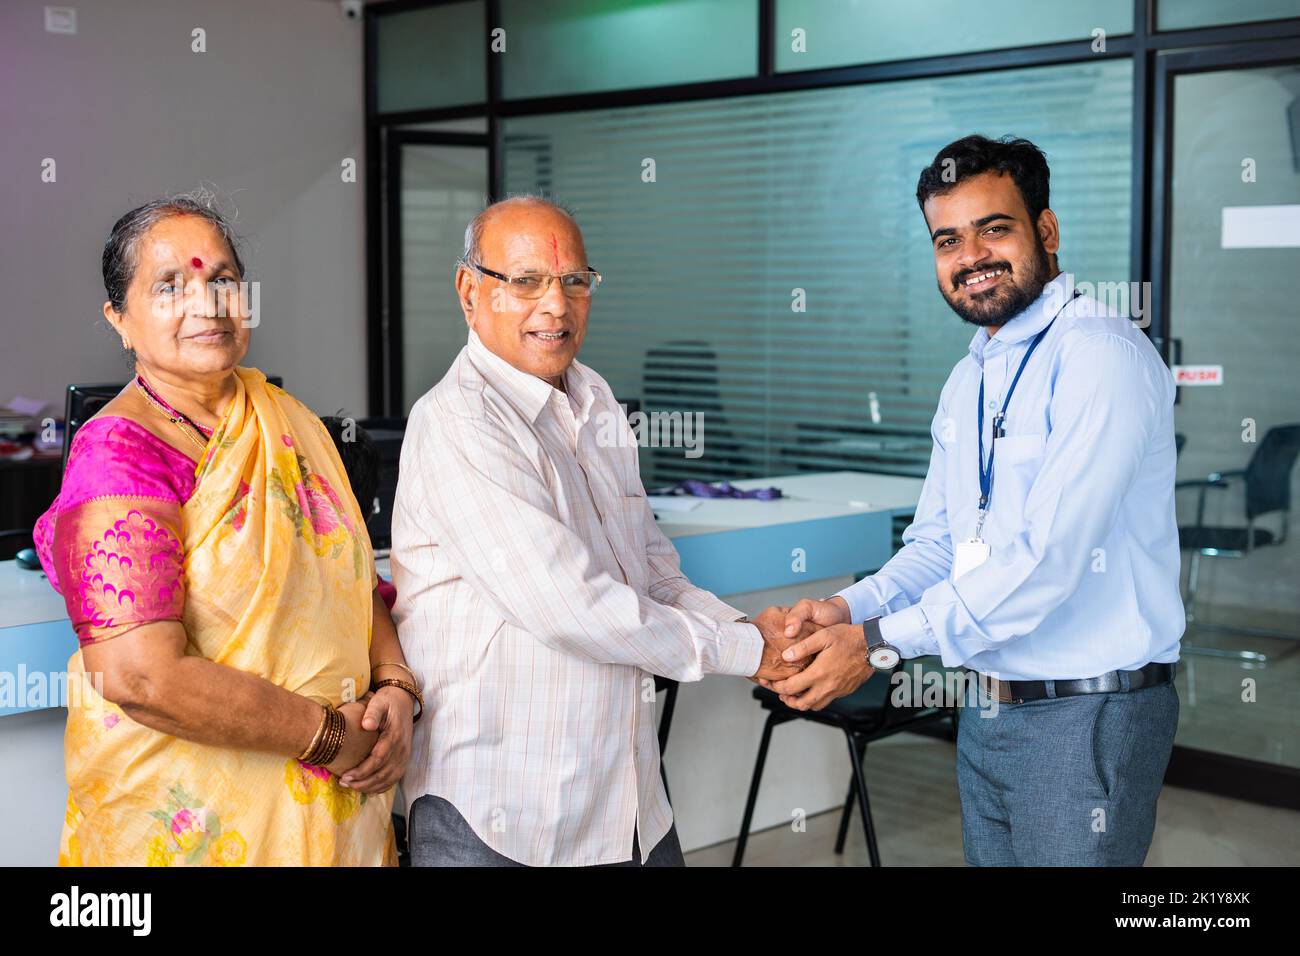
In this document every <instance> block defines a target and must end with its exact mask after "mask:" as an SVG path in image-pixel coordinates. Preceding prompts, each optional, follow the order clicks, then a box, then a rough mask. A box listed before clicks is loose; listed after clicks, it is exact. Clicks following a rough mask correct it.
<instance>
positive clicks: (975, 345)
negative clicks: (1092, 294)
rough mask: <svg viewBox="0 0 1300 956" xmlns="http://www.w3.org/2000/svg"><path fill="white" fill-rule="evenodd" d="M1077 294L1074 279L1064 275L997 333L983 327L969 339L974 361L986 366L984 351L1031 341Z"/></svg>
mask: <svg viewBox="0 0 1300 956" xmlns="http://www.w3.org/2000/svg"><path fill="white" fill-rule="evenodd" d="M1072 295H1074V276H1073V275H1071V274H1070V273H1068V272H1062V273H1061V274H1060V275H1058V276H1057V277H1056V278H1055V279H1053V280H1052V281H1051V282H1048V283H1047V284H1046V285H1045V286H1043V291H1042V292H1040V293H1039V294H1038V298H1037V299H1035V300H1034V301H1033V302H1031V303H1030V304H1029V305H1028V306H1026V307H1025V309H1024V310H1023V311H1022V312H1020V313H1019V314H1017V315H1015V316H1013V317H1012V318H1010V319H1008V320H1007V322H1006V323H1005V324H1004V325H1003V326H1002V328H1000V329H998V334H997V335H994V336H990V335H989V330H988V329H987V328H984V327H983V326H981V327H980V328H979V329H978V330H977V331H976V332H975V335H974V336H973V337H972V338H971V340H970V346H969V348H970V354H971V358H973V359H975V361H976V362H978V363H979V364H980V365H983V364H984V352H985V351H986V349H988V348H991V347H1000V348H1010V347H1011V346H1013V345H1015V344H1016V343H1017V342H1023V341H1024V340H1025V339H1028V338H1032V337H1033V336H1035V335H1037V334H1038V333H1039V332H1041V331H1043V329H1045V328H1047V324H1048V323H1049V322H1051V321H1052V319H1054V318H1056V316H1057V314H1058V313H1059V312H1060V311H1062V306H1064V305H1065V303H1066V302H1068V301H1069V300H1070V297H1071V296H1072Z"/></svg>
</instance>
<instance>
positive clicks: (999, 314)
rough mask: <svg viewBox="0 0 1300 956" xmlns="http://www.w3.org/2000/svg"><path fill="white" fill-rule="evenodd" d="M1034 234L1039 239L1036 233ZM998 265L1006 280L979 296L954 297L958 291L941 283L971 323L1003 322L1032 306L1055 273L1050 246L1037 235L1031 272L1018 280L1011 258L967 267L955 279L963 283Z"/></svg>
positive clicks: (947, 296) (952, 303)
mask: <svg viewBox="0 0 1300 956" xmlns="http://www.w3.org/2000/svg"><path fill="white" fill-rule="evenodd" d="M1034 238H1035V239H1038V237H1037V236H1035V237H1034ZM995 269H1001V270H1003V271H1004V272H1005V273H1006V277H1007V281H1006V282H1004V283H1002V285H1001V287H1000V288H997V289H992V290H990V291H989V292H987V293H983V294H978V293H977V295H979V298H977V299H975V300H974V301H973V302H969V301H966V300H959V299H956V298H954V296H956V295H957V293H956V292H949V290H947V289H945V288H944V287H943V284H942V283H940V285H939V293H940V294H941V295H942V296H943V298H944V301H945V302H947V303H948V305H950V306H951V307H952V310H953V311H954V312H956V313H957V314H958V315H959V316H961V317H962V321H964V322H969V323H971V324H972V325H984V326H1000V325H1004V324H1006V322H1008V321H1009V320H1011V319H1013V318H1015V317H1016V316H1017V315H1019V314H1020V313H1021V312H1023V311H1025V309H1027V308H1029V306H1031V305H1032V304H1033V303H1034V300H1036V299H1037V298H1038V297H1039V296H1040V295H1042V294H1043V286H1045V285H1047V283H1048V281H1049V280H1050V279H1051V277H1052V263H1051V260H1050V259H1049V258H1048V256H1047V250H1046V249H1045V248H1043V243H1042V240H1041V239H1038V241H1037V242H1035V243H1034V256H1033V259H1032V260H1031V261H1030V263H1029V272H1028V273H1027V274H1026V275H1025V277H1024V279H1023V280H1022V281H1019V282H1018V281H1016V274H1015V272H1014V271H1013V270H1012V268H1011V263H1009V262H995V263H993V264H991V265H987V266H984V267H983V268H981V269H967V270H966V271H964V272H961V273H959V274H958V275H957V276H956V281H957V283H958V284H959V285H960V284H961V283H963V282H965V281H966V280H967V279H969V278H970V277H971V276H974V275H980V274H981V273H984V272H992V271H993V270H995Z"/></svg>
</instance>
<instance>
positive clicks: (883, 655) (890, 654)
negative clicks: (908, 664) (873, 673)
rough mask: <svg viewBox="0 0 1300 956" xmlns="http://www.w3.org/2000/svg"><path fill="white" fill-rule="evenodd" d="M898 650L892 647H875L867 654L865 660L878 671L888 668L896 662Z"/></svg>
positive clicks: (897, 660)
mask: <svg viewBox="0 0 1300 956" xmlns="http://www.w3.org/2000/svg"><path fill="white" fill-rule="evenodd" d="M900 659H901V658H899V656H898V651H896V650H894V649H893V648H892V647H877V648H876V649H875V650H874V651H872V652H871V653H870V654H868V655H867V661H868V662H869V663H870V664H871V666H872V667H874V668H875V669H876V670H878V671H883V670H888V669H889V668H891V667H894V666H895V665H896V664H898V662H899V660H900Z"/></svg>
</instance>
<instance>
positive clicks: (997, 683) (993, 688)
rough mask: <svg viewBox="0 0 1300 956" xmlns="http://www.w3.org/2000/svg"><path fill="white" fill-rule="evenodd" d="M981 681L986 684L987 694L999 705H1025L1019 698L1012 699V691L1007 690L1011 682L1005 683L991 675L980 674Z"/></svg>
mask: <svg viewBox="0 0 1300 956" xmlns="http://www.w3.org/2000/svg"><path fill="white" fill-rule="evenodd" d="M980 680H981V681H983V682H984V688H985V694H986V695H987V696H989V697H993V698H995V699H996V700H997V702H998V703H999V704H1023V703H1024V701H1023V700H1021V699H1019V698H1018V697H1012V696H1011V691H1010V690H1008V689H1007V688H1008V687H1009V686H1010V684H1011V682H1010V681H1005V680H1002V679H1000V678H997V677H992V676H990V675H989V674H980Z"/></svg>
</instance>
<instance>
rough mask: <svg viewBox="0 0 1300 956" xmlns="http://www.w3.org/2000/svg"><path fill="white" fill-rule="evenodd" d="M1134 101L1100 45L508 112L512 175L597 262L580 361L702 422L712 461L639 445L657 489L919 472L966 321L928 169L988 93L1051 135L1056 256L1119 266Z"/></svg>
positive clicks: (1026, 131)
mask: <svg viewBox="0 0 1300 956" xmlns="http://www.w3.org/2000/svg"><path fill="white" fill-rule="evenodd" d="M1131 98H1132V71H1131V66H1130V63H1129V62H1128V61H1127V60H1106V61H1095V62H1090V63H1086V64H1071V65H1068V66H1054V67H1043V68H1037V69H1033V70H1013V71H1002V72H994V73H984V74H980V75H978V76H964V77H947V78H942V79H925V80H910V81H906V82H897V83H873V84H869V85H865V86H857V87H846V88H840V89H833V90H815V91H808V92H799V93H782V94H775V95H767V96H753V97H738V98H731V99H726V100H711V101H704V102H694V103H684V104H670V105H662V106H653V107H647V108H644V109H636V110H628V109H621V110H600V111H588V112H582V113H567V114H563V115H558V116H538V117H518V118H510V119H507V120H505V125H504V137H505V139H504V145H505V158H504V159H505V163H504V166H505V169H504V172H505V184H506V188H507V189H508V190H510V191H521V190H540V191H547V192H551V193H553V194H554V195H555V196H557V197H558V198H560V199H562V200H564V201H566V202H568V203H570V204H571V205H573V206H574V207H575V209H576V212H577V216H578V221H579V224H580V225H581V226H582V227H583V229H584V232H585V235H586V240H587V251H588V255H589V257H590V260H591V262H592V264H593V265H594V266H595V267H596V268H598V269H600V270H601V272H602V273H603V274H604V276H605V282H604V284H603V285H602V286H601V291H600V294H599V296H598V297H597V298H596V299H595V300H594V301H593V304H592V312H591V326H590V331H589V333H588V335H587V339H586V342H585V343H584V345H583V351H582V358H583V360H584V361H586V362H588V363H589V364H590V365H592V366H594V367H595V368H596V369H597V370H598V371H599V372H601V374H603V375H604V376H605V377H606V378H607V379H609V381H610V383H611V384H612V386H613V388H614V392H615V394H617V395H619V396H621V397H627V398H638V397H639V398H641V399H642V400H643V408H644V410H646V411H647V412H652V411H655V410H664V411H673V410H679V411H692V412H697V413H702V414H703V415H704V418H705V427H704V442H703V447H704V454H703V455H702V456H701V457H699V458H693V459H692V458H686V457H685V456H684V454H683V451H682V450H681V449H680V448H679V449H672V448H652V447H646V448H643V449H642V453H641V461H642V465H643V469H644V472H645V474H644V477H645V478H646V480H647V482H648V483H650V484H654V483H658V482H661V481H666V480H673V479H676V478H680V477H700V478H711V479H721V478H735V477H737V476H752V477H758V476H763V475H779V474H783V473H789V472H795V471H800V470H818V471H824V470H833V469H837V468H858V469H864V470H868V469H869V470H878V471H887V472H895V473H901V474H923V473H924V470H925V466H926V463H927V461H928V457H929V453H930V434H929V427H930V420H931V417H932V415H933V413H934V407H935V403H936V401H937V398H938V395H939V390H940V388H941V386H942V385H943V383H944V380H945V379H946V377H947V375H948V372H949V371H950V370H951V368H952V366H953V364H954V363H955V362H956V361H957V360H958V359H959V358H961V356H962V355H964V354H965V352H966V344H967V342H969V340H970V337H971V335H972V332H973V329H972V327H971V326H969V325H965V324H964V323H962V322H961V320H960V319H958V318H957V316H956V315H954V314H953V313H952V312H951V310H950V309H949V308H948V306H947V305H946V304H945V303H944V301H943V300H942V298H941V297H940V295H939V292H938V290H937V289H936V287H935V275H934V260H933V254H932V252H931V250H930V243H929V241H928V237H927V234H926V231H925V225H924V220H923V219H922V217H921V213H920V211H919V209H918V208H917V205H916V199H915V191H916V180H917V176H918V175H919V173H920V171H921V169H922V167H924V166H925V165H927V164H928V163H929V162H930V161H931V160H932V159H933V158H934V154H935V153H936V152H937V151H938V150H939V149H940V147H942V146H944V145H945V144H946V143H948V142H950V141H951V140H953V139H956V138H957V137H959V136H961V135H964V134H965V133H968V132H971V131H972V120H971V103H972V102H978V103H979V104H980V111H979V112H980V115H979V121H978V127H976V129H978V130H979V131H981V132H984V133H986V134H989V135H1002V134H1004V133H1015V134H1018V135H1021V136H1026V137H1028V138H1030V139H1032V140H1033V141H1034V142H1036V143H1038V144H1039V145H1040V146H1042V147H1043V148H1044V149H1045V150H1046V151H1047V154H1048V160H1049V162H1050V163H1051V165H1052V207H1053V209H1055V210H1056V212H1057V213H1058V215H1059V216H1060V219H1061V223H1062V231H1063V247H1062V252H1061V265H1062V268H1065V269H1068V270H1070V271H1072V272H1074V273H1075V274H1076V279H1077V280H1078V281H1093V282H1097V281H1107V282H1118V281H1127V280H1128V278H1129V272H1128V270H1129V211H1130V160H1131V136H1132V126H1131ZM645 158H653V159H654V160H655V166H654V179H655V181H654V182H644V181H643V177H642V170H643V169H644V168H645V167H644V166H643V160H644V159H645ZM796 290H803V292H802V296H803V298H804V300H805V301H806V311H802V312H796V311H794V308H793V306H794V303H795V302H796V297H797V296H798V295H799V293H798V292H797V291H796Z"/></svg>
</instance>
